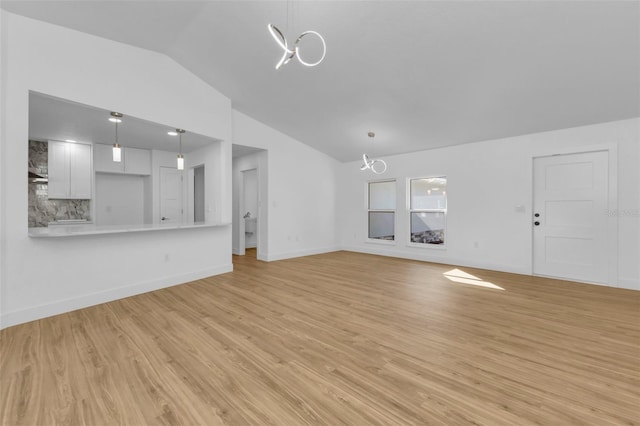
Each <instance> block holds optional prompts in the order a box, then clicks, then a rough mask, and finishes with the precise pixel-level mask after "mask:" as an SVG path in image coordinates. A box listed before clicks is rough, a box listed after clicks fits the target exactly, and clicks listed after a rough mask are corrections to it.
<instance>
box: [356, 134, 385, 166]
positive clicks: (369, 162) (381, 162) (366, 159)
mask: <svg viewBox="0 0 640 426" xmlns="http://www.w3.org/2000/svg"><path fill="white" fill-rule="evenodd" d="M375 135H376V134H375V133H373V132H369V133H367V136H369V137H370V138H372V139H371V140H373V137H375ZM362 162H363V164H362V166H361V167H360V170H367V169H371V171H372V172H373V173H375V174H377V175H381V174H383V173H384V172H386V171H387V163H386V162H385V161H384V160H381V159H376V160H371V159H370V158H369V156H368V155H367V154H362Z"/></svg>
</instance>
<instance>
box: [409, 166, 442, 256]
mask: <svg viewBox="0 0 640 426" xmlns="http://www.w3.org/2000/svg"><path fill="white" fill-rule="evenodd" d="M409 191H410V196H409V223H410V227H411V236H410V241H411V242H412V243H415V244H444V241H445V219H446V216H447V178H446V177H444V176H442V177H432V178H420V179H411V181H410V184H409Z"/></svg>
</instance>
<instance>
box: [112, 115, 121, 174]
mask: <svg viewBox="0 0 640 426" xmlns="http://www.w3.org/2000/svg"><path fill="white" fill-rule="evenodd" d="M109 121H111V122H112V123H116V140H115V142H114V144H113V161H114V162H116V163H119V162H121V161H122V147H121V146H120V144H119V143H118V123H121V122H122V114H121V113H119V112H111V118H109Z"/></svg>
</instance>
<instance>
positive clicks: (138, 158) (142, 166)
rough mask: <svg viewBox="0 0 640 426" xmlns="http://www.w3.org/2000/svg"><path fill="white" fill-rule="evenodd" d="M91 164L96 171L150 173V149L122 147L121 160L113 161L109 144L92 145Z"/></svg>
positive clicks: (134, 173) (133, 173)
mask: <svg viewBox="0 0 640 426" xmlns="http://www.w3.org/2000/svg"><path fill="white" fill-rule="evenodd" d="M93 164H94V168H95V171H96V172H103V173H127V174H132V175H145V176H146V175H150V174H151V151H149V150H148V149H138V148H128V147H123V148H122V161H120V162H115V161H113V151H112V147H111V145H102V144H95V145H93Z"/></svg>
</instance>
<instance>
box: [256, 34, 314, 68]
mask: <svg viewBox="0 0 640 426" xmlns="http://www.w3.org/2000/svg"><path fill="white" fill-rule="evenodd" d="M267 29H268V30H269V33H271V36H272V37H273V39H274V40H275V41H276V43H278V46H280V47H281V48H282V50H284V53H283V54H282V58H280V61H279V62H278V63H277V64H276V69H279V68H280V67H281V66H282V65H286V64H288V63H289V61H291V59H293V57H294V56H295V57H297V58H298V61H300V63H301V64H302V65H304V66H307V67H315V66H316V65H319V64H320V62H322V61H323V60H324V57H325V56H326V55H327V44H326V43H325V42H324V38H323V37H322V36H321V35H320V33H318V32H317V31H305V32H303V33H302V34H300V35H299V36H298V38H297V39H296V41H295V43H293V50H292V49H289V44H288V43H287V39H286V38H285V36H284V34H282V31H280V30H279V29H278V27H276V26H275V25H273V24H267ZM307 34H312V35H315V36H317V37H318V38H319V39H320V42H321V43H322V56H321V57H320V59H319V60H318V61H316V62H306V61H304V60H303V59H302V57H301V56H300V46H299V45H298V44H299V43H300V41H302V38H303V37H304V36H306V35H307Z"/></svg>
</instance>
